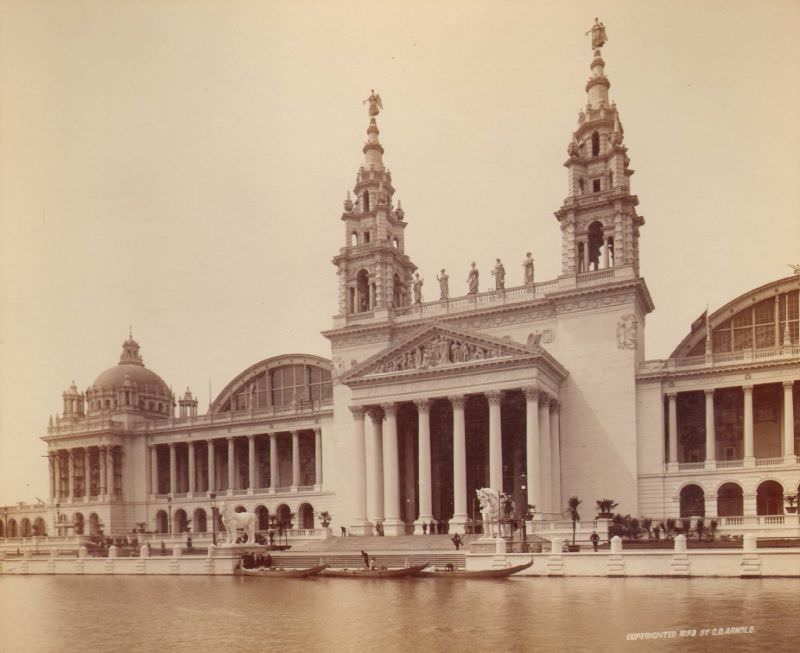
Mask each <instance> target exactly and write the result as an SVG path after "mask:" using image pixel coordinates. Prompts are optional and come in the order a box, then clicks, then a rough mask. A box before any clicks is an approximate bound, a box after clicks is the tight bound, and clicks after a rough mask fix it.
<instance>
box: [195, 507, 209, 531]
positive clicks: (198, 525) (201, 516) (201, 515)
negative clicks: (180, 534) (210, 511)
mask: <svg viewBox="0 0 800 653" xmlns="http://www.w3.org/2000/svg"><path fill="white" fill-rule="evenodd" d="M192 530H193V531H194V532H195V533H205V532H206V511H205V510H203V509H202V508H198V509H197V510H195V511H194V514H193V515H192Z"/></svg>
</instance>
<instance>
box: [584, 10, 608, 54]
mask: <svg viewBox="0 0 800 653" xmlns="http://www.w3.org/2000/svg"><path fill="white" fill-rule="evenodd" d="M589 33H591V35H592V50H597V49H598V48H602V47H603V45H605V42H606V41H608V36H606V27H605V25H603V23H601V22H600V21H599V20H598V19H597V18H596V17H595V19H594V25H592V27H591V29H590V30H588V31H587V32H586V34H589Z"/></svg>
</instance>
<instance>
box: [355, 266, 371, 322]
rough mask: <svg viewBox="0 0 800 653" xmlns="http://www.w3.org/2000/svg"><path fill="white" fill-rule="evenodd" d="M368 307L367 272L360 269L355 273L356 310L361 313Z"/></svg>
mask: <svg viewBox="0 0 800 653" xmlns="http://www.w3.org/2000/svg"><path fill="white" fill-rule="evenodd" d="M369 308H370V306H369V273H368V272H367V271H366V270H363V269H362V270H359V271H358V274H357V275H356V312H357V313H363V312H364V311H368V310H369Z"/></svg>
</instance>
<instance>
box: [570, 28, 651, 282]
mask: <svg viewBox="0 0 800 653" xmlns="http://www.w3.org/2000/svg"><path fill="white" fill-rule="evenodd" d="M590 31H591V35H592V49H593V51H594V56H593V59H592V63H591V66H590V70H591V74H590V76H589V80H588V81H587V82H586V94H587V102H586V108H585V109H583V110H581V111H580V113H579V114H578V128H577V130H575V132H574V133H573V134H572V141H571V142H570V144H569V146H568V148H567V153H568V154H569V159H567V161H566V163H564V166H565V167H566V168H567V170H568V175H569V190H568V192H569V195H568V196H567V198H566V199H565V200H564V203H563V205H562V206H561V209H559V210H558V211H557V212H556V214H555V215H556V218H558V221H559V222H560V223H561V234H562V235H561V243H562V246H561V274H562V276H572V275H576V274H581V273H586V272H593V271H595V270H601V269H603V268H616V269H615V270H614V278H624V277H626V276H631V277H638V276H639V227H641V226H642V225H643V224H644V218H643V217H641V216H639V215H637V214H636V205H637V204H638V203H639V199H638V198H637V197H636V195H632V194H631V192H630V178H631V175H632V174H633V172H634V171H633V170H631V169H630V168H629V167H628V166H629V165H630V159H629V158H628V149H627V148H626V147H625V145H624V144H623V141H624V131H623V129H622V122H621V121H620V118H619V112H618V111H617V105H616V104H615V103H614V102H609V99H608V89H609V87H610V86H611V82H610V81H609V80H608V77H606V75H605V62H604V61H603V57H602V56H601V49H602V47H603V45H604V44H605V42H606V41H607V40H608V39H607V37H606V31H605V27H604V26H603V23H601V22H598V20H597V19H596V18H595V24H594V26H593V27H592V29H591V30H590Z"/></svg>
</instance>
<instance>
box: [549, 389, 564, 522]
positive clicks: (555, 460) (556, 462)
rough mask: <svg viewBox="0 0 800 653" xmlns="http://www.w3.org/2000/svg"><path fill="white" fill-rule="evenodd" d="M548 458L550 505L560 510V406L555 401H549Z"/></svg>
mask: <svg viewBox="0 0 800 653" xmlns="http://www.w3.org/2000/svg"><path fill="white" fill-rule="evenodd" d="M550 457H551V459H552V465H551V469H552V470H553V486H552V492H553V494H552V498H551V505H552V506H553V507H554V508H555V509H557V510H561V509H562V504H561V404H560V403H559V402H558V401H557V400H555V399H553V400H551V401H550Z"/></svg>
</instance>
